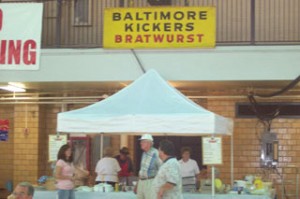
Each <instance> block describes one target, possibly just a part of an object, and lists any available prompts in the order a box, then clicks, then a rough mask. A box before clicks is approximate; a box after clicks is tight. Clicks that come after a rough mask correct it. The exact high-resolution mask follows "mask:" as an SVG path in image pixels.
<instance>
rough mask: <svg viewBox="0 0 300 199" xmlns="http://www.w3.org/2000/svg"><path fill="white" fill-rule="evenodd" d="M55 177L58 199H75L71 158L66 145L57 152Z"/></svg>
mask: <svg viewBox="0 0 300 199" xmlns="http://www.w3.org/2000/svg"><path fill="white" fill-rule="evenodd" d="M55 177H56V182H57V184H56V187H57V196H58V199H75V194H74V190H73V188H74V180H75V178H74V167H73V156H72V151H71V147H70V146H69V145H68V144H65V145H63V146H61V147H60V149H59V151H58V154H57V162H56V171H55Z"/></svg>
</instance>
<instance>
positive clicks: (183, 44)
mask: <svg viewBox="0 0 300 199" xmlns="http://www.w3.org/2000/svg"><path fill="white" fill-rule="evenodd" d="M215 41H216V9H215V7H151V8H107V9H105V11H104V36H103V45H104V48H127V49H131V48H195V47H196V48H203V47H214V46H215Z"/></svg>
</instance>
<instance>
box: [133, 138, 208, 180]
mask: <svg viewBox="0 0 300 199" xmlns="http://www.w3.org/2000/svg"><path fill="white" fill-rule="evenodd" d="M139 138H140V136H135V137H134V145H135V149H136V150H135V160H136V161H135V163H134V164H135V168H136V169H135V170H136V174H137V175H138V172H139V170H140V163H141V157H142V152H143V151H142V150H141V147H140V141H139ZM153 139H154V147H155V148H158V145H159V142H160V141H161V140H164V139H168V140H170V141H172V142H173V143H174V145H175V154H176V157H177V159H178V160H180V159H181V154H180V149H181V147H185V146H188V147H190V148H191V149H192V154H191V159H194V160H195V161H196V162H197V163H198V166H199V169H200V170H201V169H203V168H206V167H205V166H204V165H202V141H201V139H202V137H201V136H188V137H187V136H153Z"/></svg>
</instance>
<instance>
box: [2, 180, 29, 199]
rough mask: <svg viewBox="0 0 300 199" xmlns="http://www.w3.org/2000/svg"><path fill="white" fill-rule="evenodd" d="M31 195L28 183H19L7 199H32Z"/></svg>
mask: <svg viewBox="0 0 300 199" xmlns="http://www.w3.org/2000/svg"><path fill="white" fill-rule="evenodd" d="M33 194H34V188H33V186H32V185H31V184H30V183H29V182H21V183H19V184H18V185H17V186H16V188H15V190H14V191H13V193H12V194H11V195H9V196H8V197H7V199H33Z"/></svg>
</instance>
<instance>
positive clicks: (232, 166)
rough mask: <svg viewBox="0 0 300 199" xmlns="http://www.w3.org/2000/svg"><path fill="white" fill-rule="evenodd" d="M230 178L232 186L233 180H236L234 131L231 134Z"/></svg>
mask: <svg viewBox="0 0 300 199" xmlns="http://www.w3.org/2000/svg"><path fill="white" fill-rule="evenodd" d="M230 142H231V143H230V180H231V186H232V185H233V180H234V170H233V168H234V161H233V152H234V151H233V149H234V147H233V132H232V135H231V136H230Z"/></svg>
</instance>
